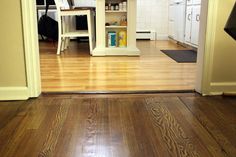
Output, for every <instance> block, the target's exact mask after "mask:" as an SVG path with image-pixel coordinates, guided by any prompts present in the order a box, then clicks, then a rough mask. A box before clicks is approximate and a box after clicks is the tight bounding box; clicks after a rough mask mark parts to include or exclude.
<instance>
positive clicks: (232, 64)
mask: <svg viewBox="0 0 236 157" xmlns="http://www.w3.org/2000/svg"><path fill="white" fill-rule="evenodd" d="M234 3H235V0H219V8H218V13H217V14H218V15H217V26H216V36H215V44H214V45H215V46H214V59H213V71H212V82H236V41H235V40H233V39H232V38H231V37H230V36H228V34H226V33H225V32H224V30H223V29H224V26H225V24H226V21H227V19H228V17H229V15H230V12H231V10H232V8H233V5H234Z"/></svg>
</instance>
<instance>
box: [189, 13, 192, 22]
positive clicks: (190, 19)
mask: <svg viewBox="0 0 236 157" xmlns="http://www.w3.org/2000/svg"><path fill="white" fill-rule="evenodd" d="M191 15H192V13H191V14H188V20H189V21H191V18H190V16H191Z"/></svg>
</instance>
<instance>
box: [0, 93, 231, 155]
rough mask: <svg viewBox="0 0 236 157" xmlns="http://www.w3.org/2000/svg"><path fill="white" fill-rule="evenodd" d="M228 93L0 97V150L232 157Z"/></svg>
mask: <svg viewBox="0 0 236 157" xmlns="http://www.w3.org/2000/svg"><path fill="white" fill-rule="evenodd" d="M235 135H236V98H227V97H226V98H225V97H201V96H199V95H197V94H194V93H192V94H190V93H189V94H186V93H183V94H180V93H177V94H170V95H168V94H156V95H155V94H151V95H97V96H96V95H95V96H91V95H52V96H51V95H43V96H41V97H39V98H37V99H31V100H28V101H12V102H0V154H1V155H0V156H1V157H75V156H79V157H96V156H97V157H187V156H189V157H235V154H236V153H235V152H236V137H235Z"/></svg>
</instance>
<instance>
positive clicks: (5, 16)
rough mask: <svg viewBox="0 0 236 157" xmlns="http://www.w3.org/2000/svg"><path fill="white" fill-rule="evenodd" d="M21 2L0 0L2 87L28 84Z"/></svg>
mask: <svg viewBox="0 0 236 157" xmlns="http://www.w3.org/2000/svg"><path fill="white" fill-rule="evenodd" d="M20 2H21V1H20V0H16V1H15V0H14V1H9V0H1V1H0V6H6V7H1V9H0V19H1V24H0V35H1V38H0V87H16V86H26V73H25V62H24V47H23V34H22V32H23V31H22V19H21V9H20V8H21V7H20V6H21V4H20Z"/></svg>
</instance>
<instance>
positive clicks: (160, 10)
mask: <svg viewBox="0 0 236 157" xmlns="http://www.w3.org/2000/svg"><path fill="white" fill-rule="evenodd" d="M168 7H169V2H168V0H137V30H154V31H156V36H157V38H163V37H167V36H168V17H169V15H168V9H169V8H168Z"/></svg>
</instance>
